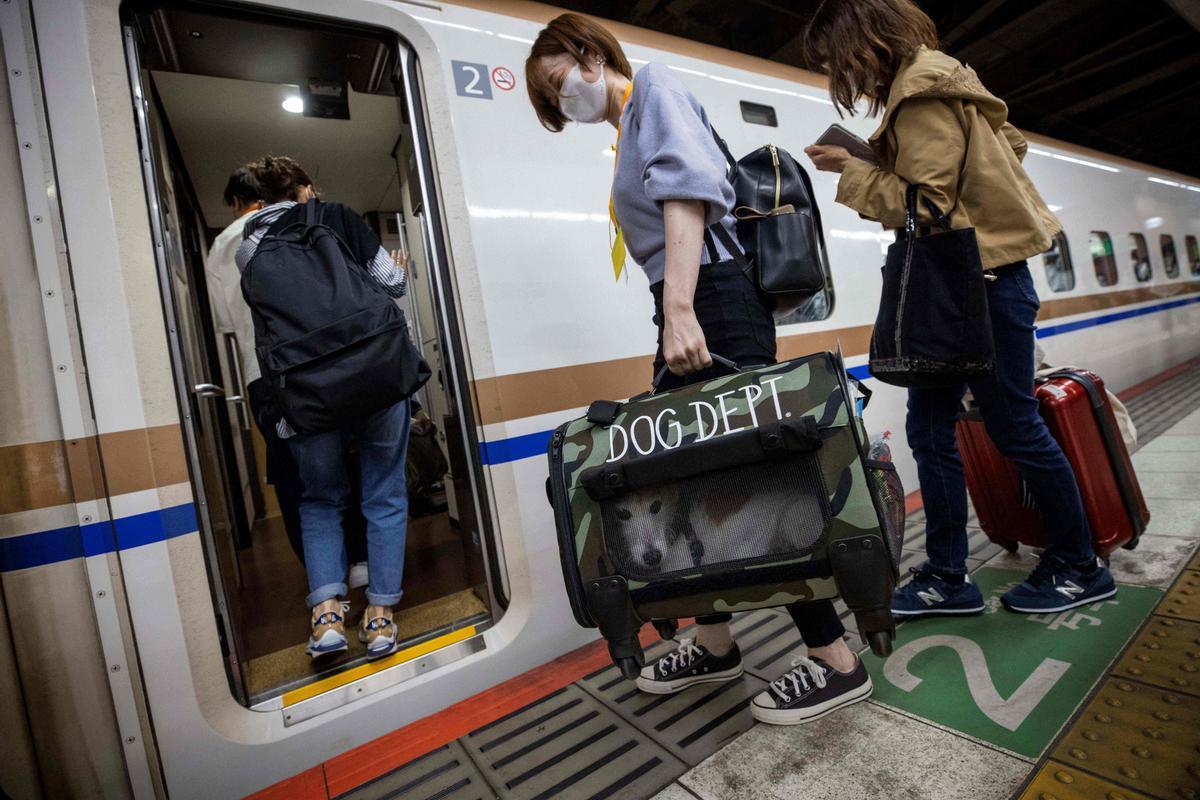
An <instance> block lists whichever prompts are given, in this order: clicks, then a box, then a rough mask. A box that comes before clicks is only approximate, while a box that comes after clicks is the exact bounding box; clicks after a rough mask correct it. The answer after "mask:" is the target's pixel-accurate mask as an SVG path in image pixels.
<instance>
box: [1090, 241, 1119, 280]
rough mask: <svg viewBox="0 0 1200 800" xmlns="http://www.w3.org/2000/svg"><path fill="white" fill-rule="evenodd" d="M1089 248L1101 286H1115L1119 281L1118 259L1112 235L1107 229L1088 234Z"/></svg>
mask: <svg viewBox="0 0 1200 800" xmlns="http://www.w3.org/2000/svg"><path fill="white" fill-rule="evenodd" d="M1088 250H1090V251H1091V253H1092V266H1093V267H1094V268H1095V270H1096V280H1097V281H1099V282H1100V285H1101V286H1113V285H1115V284H1116V282H1117V278H1118V276H1117V259H1116V258H1115V257H1114V256H1113V243H1112V237H1111V236H1109V235H1108V233H1107V232H1105V231H1092V232H1091V233H1089V234H1088Z"/></svg>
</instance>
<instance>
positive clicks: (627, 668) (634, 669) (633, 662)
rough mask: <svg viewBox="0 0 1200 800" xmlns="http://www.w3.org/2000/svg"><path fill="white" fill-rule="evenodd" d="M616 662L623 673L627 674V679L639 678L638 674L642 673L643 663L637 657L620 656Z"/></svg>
mask: <svg viewBox="0 0 1200 800" xmlns="http://www.w3.org/2000/svg"><path fill="white" fill-rule="evenodd" d="M616 664H617V669H619V670H621V674H622V675H624V676H625V679H626V680H631V681H633V680H637V677H638V675H641V674H642V665H641V664H639V663H638V661H637V659H636V658H618V659H616Z"/></svg>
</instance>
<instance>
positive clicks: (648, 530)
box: [606, 486, 690, 574]
mask: <svg viewBox="0 0 1200 800" xmlns="http://www.w3.org/2000/svg"><path fill="white" fill-rule="evenodd" d="M606 516H607V517H609V518H610V519H611V520H612V523H613V524H615V525H616V526H617V527H618V530H617V534H618V536H617V537H616V540H617V541H619V542H620V543H621V548H622V549H623V550H624V553H623V555H624V557H625V558H624V560H625V561H626V562H627V563H630V564H631V565H636V566H637V569H638V570H639V571H640V572H642V573H650V574H657V573H659V572H662V571H663V570H664V568H667V569H678V565H679V564H680V563H681V562H680V561H679V556H681V555H682V556H684V557H687V558H688V559H689V561H690V555H689V554H688V553H687V552H686V548H687V547H688V544H687V542H686V536H685V533H686V531H687V530H688V521H687V518H686V516H685V515H684V514H683V513H682V512H681V509H680V497H679V489H678V488H677V487H670V486H666V487H655V488H653V489H643V490H641V491H637V492H630V493H628V494H626V495H623V496H622V497H620V498H619V499H617V500H616V501H614V503H613V505H612V507H611V508H610V510H609V511H608V513H607V514H606ZM610 541H611V540H610ZM679 548H683V549H684V550H683V551H682V552H677V550H678V549H679Z"/></svg>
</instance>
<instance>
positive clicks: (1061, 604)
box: [1000, 555, 1117, 614]
mask: <svg viewBox="0 0 1200 800" xmlns="http://www.w3.org/2000/svg"><path fill="white" fill-rule="evenodd" d="M1116 593H1117V584H1116V582H1115V581H1114V580H1113V577H1112V573H1110V572H1109V571H1108V567H1106V566H1104V562H1102V561H1101V560H1100V559H1098V558H1097V559H1096V563H1095V565H1094V566H1093V567H1092V568H1091V569H1090V570H1084V569H1081V568H1079V567H1075V566H1072V565H1071V564H1068V563H1067V562H1066V561H1063V560H1062V559H1061V558H1056V557H1055V556H1050V555H1046V556H1042V560H1041V562H1040V563H1039V564H1038V565H1037V567H1035V568H1034V570H1033V572H1031V573H1030V575H1029V577H1028V578H1026V579H1025V582H1024V583H1022V584H1019V585H1017V586H1014V587H1013V588H1012V589H1009V590H1008V591H1007V592H1005V593H1004V595H1003V596H1002V597H1001V598H1000V602H1001V603H1003V604H1004V607H1005V608H1007V609H1008V610H1009V611H1020V612H1023V613H1026V614H1045V613H1049V612H1053V611H1066V610H1067V609H1069V608H1076V607H1078V606H1086V605H1087V604H1088V603H1095V602H1097V601H1099V600H1106V599H1107V598H1109V597H1112V596H1113V595H1115V594H1116Z"/></svg>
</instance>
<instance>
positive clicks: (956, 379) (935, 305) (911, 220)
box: [870, 184, 994, 387]
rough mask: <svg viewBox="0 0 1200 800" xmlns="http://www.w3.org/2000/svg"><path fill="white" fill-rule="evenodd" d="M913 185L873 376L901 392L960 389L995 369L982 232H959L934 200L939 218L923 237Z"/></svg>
mask: <svg viewBox="0 0 1200 800" xmlns="http://www.w3.org/2000/svg"><path fill="white" fill-rule="evenodd" d="M918 194H919V190H918V188H917V187H916V186H915V185H911V184H910V185H909V187H908V192H907V196H906V200H907V203H906V206H907V213H906V218H905V222H904V234H903V236H902V237H901V238H899V239H897V241H896V242H895V244H893V245H891V246H890V247H889V248H888V252H887V261H886V262H885V263H884V265H883V294H882V296H881V298H880V302H879V314H878V316H877V317H876V319H875V329H874V331H873V332H872V334H871V358H870V368H871V374H872V375H873V376H874V377H876V378H878V379H879V380H881V381H883V382H884V383H890V384H892V385H894V386H908V387H939V386H957V385H961V384H963V383H965V382H967V381H968V380H969V379H971V378H972V377H976V376H980V375H987V374H989V373H991V371H992V366H993V364H992V360H993V355H994V348H993V344H992V322H991V318H990V317H989V316H988V305H987V283H986V280H985V278H984V274H983V266H982V264H981V262H980V260H979V243H978V242H977V241H976V239H975V229H974V228H958V229H954V228H951V226H950V220H949V219H947V218H946V215H945V214H943V213H942V212H941V210H940V209H938V207H937V206H936V205H935V204H934V203H933V202H931V201H930V200H929V198H927V197H921V201H922V202H923V203H924V204H925V207H926V208H927V209H928V210H929V212H930V213H931V214H932V215H933V218H934V219H935V220H936V225H935V226H934V227H936V228H940V229H941V230H940V231H934V230H931V231H930V232H929V233H928V234H927V235H925V236H918V235H917V195H918Z"/></svg>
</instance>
